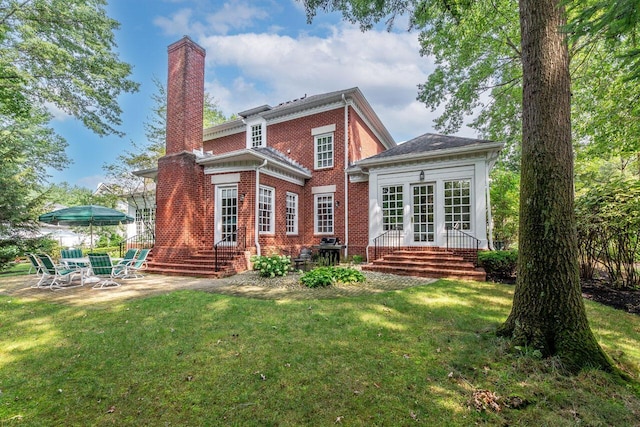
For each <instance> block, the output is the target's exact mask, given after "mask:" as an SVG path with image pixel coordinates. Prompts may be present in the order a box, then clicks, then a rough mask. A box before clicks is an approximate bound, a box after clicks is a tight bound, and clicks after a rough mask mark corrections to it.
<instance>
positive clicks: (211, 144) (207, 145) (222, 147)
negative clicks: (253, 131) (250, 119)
mask: <svg viewBox="0 0 640 427" xmlns="http://www.w3.org/2000/svg"><path fill="white" fill-rule="evenodd" d="M203 145H204V151H213V154H214V155H215V154H221V153H228V152H230V151H237V150H242V149H244V148H246V147H247V140H246V133H244V132H242V133H236V134H233V135H228V136H223V137H221V138H216V139H210V140H208V141H205V142H204V144H203Z"/></svg>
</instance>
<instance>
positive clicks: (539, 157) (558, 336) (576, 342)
mask: <svg viewBox="0 0 640 427" xmlns="http://www.w3.org/2000/svg"><path fill="white" fill-rule="evenodd" d="M560 3H561V1H560V0H520V26H521V31H522V67H523V75H524V82H523V108H522V110H523V111H522V114H523V117H522V134H523V135H522V165H521V174H522V175H521V183H520V232H519V239H520V240H519V254H520V257H519V261H518V281H517V284H516V289H515V295H514V299H513V308H512V311H511V314H510V315H509V317H508V319H507V320H506V322H505V324H504V325H502V326H501V327H500V328H499V330H498V333H499V334H500V335H504V336H510V337H512V338H513V344H514V345H528V346H531V347H533V348H536V349H539V350H540V351H542V353H543V354H544V355H558V356H560V358H561V360H562V361H563V362H564V364H565V366H566V367H567V368H568V369H569V370H570V371H574V372H575V371H578V370H579V369H581V368H583V367H586V366H593V367H600V368H602V369H606V370H611V367H612V365H611V362H610V360H609V359H608V357H607V356H606V354H605V353H604V352H603V351H602V349H601V348H600V346H599V345H598V343H597V342H596V340H595V338H594V336H593V334H592V332H591V329H590V328H589V324H588V322H587V317H586V312H585V307H584V303H583V300H582V295H581V289H580V281H579V270H578V249H577V240H576V231H575V219H574V212H573V151H572V146H571V113H570V109H571V88H570V77H569V58H568V48H567V42H566V37H565V35H564V34H563V33H562V32H561V27H562V26H563V25H564V23H565V21H564V19H565V13H564V9H563V8H562V7H561V6H560Z"/></svg>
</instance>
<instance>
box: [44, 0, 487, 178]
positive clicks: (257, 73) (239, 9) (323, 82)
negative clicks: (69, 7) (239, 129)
mask: <svg viewBox="0 0 640 427" xmlns="http://www.w3.org/2000/svg"><path fill="white" fill-rule="evenodd" d="M107 13H108V15H109V16H110V17H112V18H114V19H116V20H117V21H119V22H120V24H121V26H120V29H119V30H118V31H117V33H116V40H117V43H118V52H119V55H120V59H121V60H123V61H125V62H128V63H129V64H131V65H133V76H132V78H133V80H135V81H137V82H138V83H140V85H141V87H140V91H139V92H137V93H135V94H127V95H124V96H122V97H121V98H120V99H119V102H120V106H121V108H122V109H123V115H122V120H123V124H122V126H121V127H120V130H122V131H123V132H125V133H126V135H125V136H124V137H118V136H107V137H102V138H100V137H98V136H96V135H94V134H92V133H91V132H90V131H88V130H85V129H84V128H83V127H82V126H81V125H80V124H79V123H78V122H77V121H75V120H73V119H72V118H69V117H66V116H64V115H58V116H56V119H55V120H54V122H53V126H54V128H55V129H56V130H57V131H58V132H59V133H60V134H61V135H62V136H63V137H64V138H65V139H66V140H67V142H68V143H69V147H68V149H67V153H68V156H69V157H70V158H71V159H72V160H73V164H71V165H69V167H68V168H67V169H65V170H64V171H62V172H58V171H51V172H50V173H51V175H52V178H51V181H52V182H63V181H66V182H68V183H70V184H72V185H79V186H83V187H87V188H90V189H95V188H96V186H97V185H98V184H99V183H100V182H103V181H105V178H104V171H103V170H102V166H103V165H104V164H105V163H111V162H113V161H114V160H115V158H116V157H117V156H118V154H120V153H122V152H123V151H124V150H126V149H127V148H128V147H129V146H130V144H131V141H132V140H133V141H136V142H141V143H142V142H144V141H145V136H144V129H143V123H144V122H145V120H147V119H148V118H150V117H151V116H152V113H151V107H152V106H153V102H152V100H151V95H152V94H153V93H154V92H155V86H154V85H153V82H152V79H153V78H154V77H156V78H158V79H159V80H160V81H161V82H164V83H166V78H167V46H168V45H169V44H171V43H173V42H175V41H177V40H179V39H180V38H181V37H182V36H184V35H188V36H189V37H191V38H192V39H193V40H194V41H195V42H197V43H198V44H200V45H201V46H203V47H204V48H205V49H206V51H207V56H206V71H205V90H206V91H207V92H209V93H210V94H211V95H213V97H214V98H215V100H217V102H218V106H219V108H220V109H221V110H222V112H223V113H224V114H225V115H226V116H230V115H231V114H234V113H237V112H239V111H243V110H246V109H249V108H252V107H256V106H259V105H263V104H269V105H277V104H279V103H280V102H284V101H287V100H291V99H295V98H300V97H301V96H304V95H305V94H307V95H314V94H320V93H325V92H331V91H335V90H340V89H346V88H350V87H353V86H358V87H359V88H360V89H361V90H362V92H363V93H364V95H365V97H366V98H367V100H368V101H369V103H371V105H372V107H373V108H374V110H375V111H376V113H377V114H378V115H379V116H380V118H381V120H382V122H383V123H384V124H385V126H386V127H387V128H388V130H389V131H390V132H391V135H393V137H394V138H395V140H396V142H402V141H405V140H407V139H411V138H413V137H415V136H418V135H421V134H423V133H426V132H434V129H433V127H432V123H433V118H434V117H435V115H436V114H437V113H432V112H431V111H430V110H429V109H427V108H426V107H425V106H424V105H423V104H421V103H419V102H418V101H416V96H417V93H418V88H417V85H418V84H420V83H423V82H424V81H426V79H427V76H428V75H429V73H430V72H431V71H432V70H433V61H432V60H431V59H430V58H426V57H421V56H420V54H419V44H418V33H416V32H411V33H410V32H407V31H406V24H404V23H402V22H398V23H397V24H396V28H395V29H394V31H392V32H387V31H386V29H385V28H384V27H382V26H381V27H380V28H378V29H375V30H371V31H368V32H365V33H362V32H361V31H360V30H359V29H358V28H357V27H356V26H353V25H350V24H348V23H345V22H343V21H342V19H341V16H340V15H338V14H326V13H323V12H318V14H317V16H316V18H315V19H314V21H313V24H311V25H309V24H307V20H306V16H305V13H304V8H303V6H302V4H300V3H298V2H296V1H294V0H282V1H275V0H227V1H217V0H109V5H108V7H107ZM459 135H462V136H475V135H474V133H473V131H472V130H470V129H468V128H463V129H462V130H461V131H460V133H459Z"/></svg>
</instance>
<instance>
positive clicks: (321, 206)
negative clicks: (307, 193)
mask: <svg viewBox="0 0 640 427" xmlns="http://www.w3.org/2000/svg"><path fill="white" fill-rule="evenodd" d="M314 214H315V215H314V230H315V233H316V234H333V194H316V195H315V197H314Z"/></svg>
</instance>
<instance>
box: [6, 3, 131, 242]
mask: <svg viewBox="0 0 640 427" xmlns="http://www.w3.org/2000/svg"><path fill="white" fill-rule="evenodd" d="M105 4H106V2H105V1H104V0H67V1H58V0H31V1H15V0H0V23H1V24H2V25H1V26H0V75H1V77H2V78H1V80H2V84H1V85H0V86H1V88H0V141H2V143H1V144H0V235H2V236H3V237H9V238H13V237H14V236H20V235H21V231H23V230H27V231H28V230H30V229H32V228H33V227H34V226H35V224H34V222H35V218H36V217H37V215H38V214H39V213H42V205H43V203H44V202H45V198H44V197H43V195H44V194H46V189H45V188H44V185H45V184H46V180H47V178H48V175H47V171H48V170H50V169H58V170H61V169H63V168H64V167H65V166H66V165H67V164H68V163H69V159H68V158H67V156H66V154H65V153H64V150H65V148H66V146H67V143H66V141H65V140H64V139H63V138H62V137H61V136H60V135H57V134H56V133H55V131H54V130H53V129H52V128H51V127H50V121H51V119H52V118H53V115H52V114H51V113H50V112H49V111H51V110H52V109H58V110H60V111H62V112H64V113H66V114H69V115H71V116H73V117H75V118H76V119H78V120H80V121H81V122H82V123H83V124H84V125H85V126H86V127H87V128H88V129H91V130H92V131H94V132H95V133H96V134H98V135H100V136H103V135H108V134H113V133H115V134H118V133H119V132H118V131H117V130H116V127H117V126H118V125H119V124H120V113H121V110H120V107H119V106H118V98H119V95H121V94H122V93H127V92H134V91H136V90H137V87H138V85H137V84H136V83H135V82H133V81H131V80H129V79H128V76H129V75H130V74H131V67H130V66H129V65H128V64H126V63H124V62H121V61H120V60H119V59H118V57H117V55H116V54H115V52H114V51H115V47H116V45H115V40H114V31H115V30H116V29H117V28H118V25H119V24H118V23H117V22H116V21H114V20H112V19H110V18H109V17H107V16H106V13H105V10H104V8H105Z"/></svg>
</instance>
